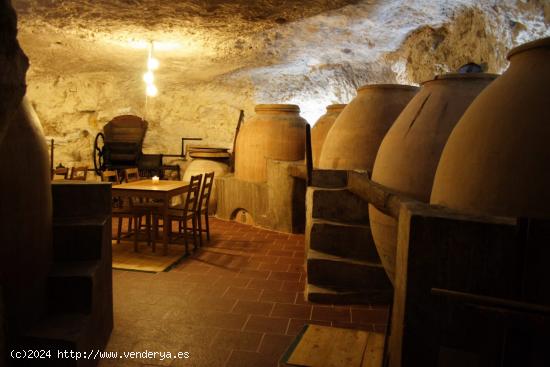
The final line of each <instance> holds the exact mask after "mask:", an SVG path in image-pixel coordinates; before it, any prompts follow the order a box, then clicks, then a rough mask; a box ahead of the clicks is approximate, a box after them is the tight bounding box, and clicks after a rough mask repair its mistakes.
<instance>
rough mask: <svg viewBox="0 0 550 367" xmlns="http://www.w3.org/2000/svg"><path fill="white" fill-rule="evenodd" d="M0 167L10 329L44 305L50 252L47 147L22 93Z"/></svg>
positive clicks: (1, 277)
mask: <svg viewBox="0 0 550 367" xmlns="http://www.w3.org/2000/svg"><path fill="white" fill-rule="evenodd" d="M0 172H2V174H0V188H1V189H0V203H1V204H0V233H1V241H2V244H1V246H0V283H1V284H2V286H3V290H4V300H5V306H6V309H5V314H6V322H7V327H8V329H9V330H10V334H11V333H12V332H18V331H21V330H23V329H25V328H27V327H29V326H31V325H33V324H34V323H36V322H37V320H38V319H39V318H40V317H41V316H42V315H43V313H44V312H45V311H46V302H45V292H46V279H47V276H48V273H49V270H50V267H51V264H52V256H53V250H52V244H51V235H52V234H51V231H52V199H51V197H52V195H51V189H50V172H49V162H48V151H47V147H46V141H45V138H44V134H43V132H42V127H41V125H40V122H39V121H38V119H37V117H36V114H35V113H34V111H33V108H32V106H31V104H30V103H29V102H28V101H27V100H26V99H24V100H23V102H22V103H21V104H20V107H19V108H18V110H17V112H16V113H15V114H14V115H13V119H12V121H11V122H10V123H9V124H8V127H7V130H6V133H5V136H4V138H3V140H2V141H1V142H0Z"/></svg>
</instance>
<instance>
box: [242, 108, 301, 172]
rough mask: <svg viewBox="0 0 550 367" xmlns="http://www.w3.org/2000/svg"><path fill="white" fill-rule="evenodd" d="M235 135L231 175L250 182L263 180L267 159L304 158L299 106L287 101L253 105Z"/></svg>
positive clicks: (295, 159) (292, 159) (294, 159)
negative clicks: (253, 108) (252, 108)
mask: <svg viewBox="0 0 550 367" xmlns="http://www.w3.org/2000/svg"><path fill="white" fill-rule="evenodd" d="M255 110H256V115H255V116H254V117H252V118H251V119H250V120H248V121H247V122H246V123H245V124H244V125H243V126H242V127H241V130H240V132H239V135H238V137H237V144H236V147H235V150H236V158H235V177H236V178H238V179H240V180H243V181H250V182H265V181H266V180H267V168H266V164H267V159H276V160H283V161H298V160H303V159H304V158H305V135H306V124H307V122H306V120H304V119H303V118H302V117H300V107H298V106H296V105H289V104H260V105H257V106H256V108H255Z"/></svg>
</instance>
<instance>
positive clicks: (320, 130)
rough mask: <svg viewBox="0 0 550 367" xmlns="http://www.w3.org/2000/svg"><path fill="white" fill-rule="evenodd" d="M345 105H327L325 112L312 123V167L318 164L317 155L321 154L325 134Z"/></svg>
mask: <svg viewBox="0 0 550 367" xmlns="http://www.w3.org/2000/svg"><path fill="white" fill-rule="evenodd" d="M345 107H346V105H345V104H331V105H328V106H327V111H326V113H325V114H324V115H323V116H321V117H319V119H318V120H317V122H315V125H313V128H311V150H312V157H313V167H315V168H317V167H318V166H319V157H320V156H321V150H322V148H323V144H324V142H325V139H326V137H327V134H328V132H329V131H330V129H331V128H332V125H334V122H335V121H336V119H337V118H338V116H339V115H340V113H341V112H342V110H343V109H344V108H345Z"/></svg>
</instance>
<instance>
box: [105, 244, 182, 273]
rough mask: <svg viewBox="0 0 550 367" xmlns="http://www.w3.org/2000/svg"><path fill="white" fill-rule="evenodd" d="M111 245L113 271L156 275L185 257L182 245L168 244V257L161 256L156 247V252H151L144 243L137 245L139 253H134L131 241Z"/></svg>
mask: <svg viewBox="0 0 550 367" xmlns="http://www.w3.org/2000/svg"><path fill="white" fill-rule="evenodd" d="M112 244H113V269H122V270H137V271H146V272H153V273H158V272H161V271H165V270H166V269H168V268H170V267H171V266H172V265H174V264H175V263H177V262H178V261H179V260H180V259H182V258H183V257H184V256H185V247H184V246H183V245H174V244H170V245H169V246H168V255H163V252H162V249H161V248H160V246H158V245H157V251H156V252H153V251H152V250H151V247H149V246H147V244H146V243H140V244H139V252H134V243H133V241H121V242H120V243H119V244H117V243H116V241H112Z"/></svg>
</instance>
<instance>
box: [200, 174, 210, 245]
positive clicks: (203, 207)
mask: <svg viewBox="0 0 550 367" xmlns="http://www.w3.org/2000/svg"><path fill="white" fill-rule="evenodd" d="M213 184H214V171H212V172H210V173H206V174H205V175H204V180H203V183H202V188H201V195H200V198H199V203H198V205H197V221H198V225H199V245H200V246H201V247H202V233H203V232H206V240H207V241H208V242H210V225H209V223H208V205H209V203H210V194H211V193H212V186H213ZM203 215H204V222H205V225H206V228H205V229H203V228H202V216H203Z"/></svg>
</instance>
